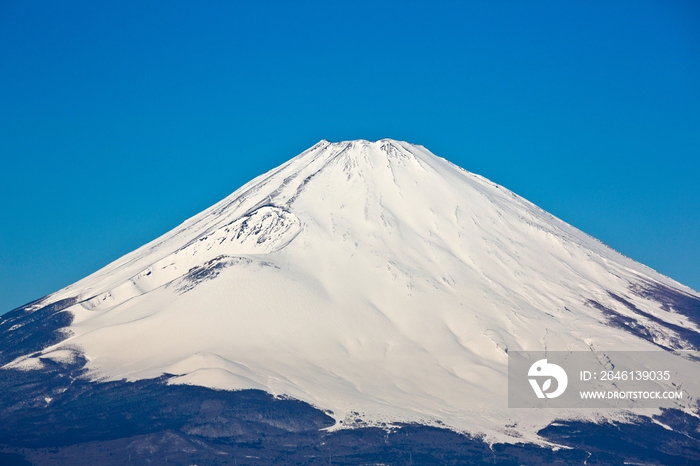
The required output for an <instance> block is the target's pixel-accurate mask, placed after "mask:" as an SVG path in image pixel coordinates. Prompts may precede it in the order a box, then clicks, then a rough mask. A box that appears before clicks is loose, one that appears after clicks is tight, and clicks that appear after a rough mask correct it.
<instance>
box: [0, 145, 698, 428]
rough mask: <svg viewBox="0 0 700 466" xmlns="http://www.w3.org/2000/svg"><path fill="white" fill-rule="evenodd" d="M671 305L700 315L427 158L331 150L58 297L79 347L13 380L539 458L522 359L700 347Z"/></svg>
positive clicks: (647, 279)
mask: <svg viewBox="0 0 700 466" xmlns="http://www.w3.org/2000/svg"><path fill="white" fill-rule="evenodd" d="M667 289H673V290H674V291H673V292H674V293H685V295H683V296H688V297H690V298H692V299H697V294H695V293H694V292H692V290H688V289H687V288H684V287H682V285H680V284H677V283H675V282H673V280H671V279H669V278H667V277H663V276H661V275H659V274H657V273H656V272H654V271H652V270H650V269H648V268H647V267H645V266H643V265H641V264H638V263H636V262H634V261H632V260H631V259H628V258H625V257H624V256H622V255H620V254H618V253H617V252H615V251H613V250H611V249H610V248H607V247H606V246H604V245H603V244H602V243H600V242H598V241H597V240H595V239H593V238H591V237H590V236H588V235H586V234H584V233H582V232H581V231H579V230H577V229H575V228H573V227H572V226H570V225H568V224H566V223H564V222H562V221H561V220H559V219H557V218H555V217H553V216H551V215H550V214H548V213H546V212H544V211H543V210H541V209H539V208H538V207H536V206H534V205H533V204H532V203H530V202H528V201H526V200H525V199H523V198H521V197H519V196H517V195H515V194H514V193H512V192H510V191H508V190H507V189H505V188H503V187H501V186H498V185H496V184H494V183H492V182H490V181H488V180H486V179H485V178H483V177H481V176H478V175H475V174H472V173H469V172H467V171H465V170H463V169H461V168H459V167H456V166H455V165H453V164H451V163H450V162H448V161H446V160H444V159H441V158H439V157H437V156H435V155H433V154H432V153H430V152H429V151H428V150H427V149H425V148H424V147H422V146H418V145H413V144H409V143H406V142H400V141H394V140H391V139H381V140H378V141H375V142H370V141H365V140H357V141H344V142H338V143H331V142H328V141H325V140H323V141H320V142H319V143H317V144H316V145H314V146H313V147H311V148H310V149H308V150H307V151H305V152H303V153H302V154H300V155H298V156H296V157H294V158H292V159H291V160H289V161H288V162H286V163H285V164H283V165H281V166H280V167H277V168H275V169H273V170H271V171H269V172H268V173H265V174H263V175H261V176H259V177H257V178H255V179H254V180H252V181H251V182H249V183H247V184H246V185H244V186H242V187H241V188H240V189H238V190H236V191H235V192H234V193H233V194H231V195H230V196H228V197H226V198H225V199H223V200H222V201H220V202H219V203H217V204H215V205H214V206H212V207H211V208H209V209H207V210H205V211H203V212H202V213H200V214H198V215H196V216H194V217H192V218H191V219H189V220H187V221H185V222H184V223H183V224H182V225H180V226H178V227H177V228H175V229H173V230H172V231H170V232H168V233H166V234H164V235H163V236H161V237H160V238H158V239H156V240H154V241H152V242H151V243H149V244H147V245H145V246H143V247H141V248H139V249H138V250H136V251H134V252H132V253H130V254H128V255H126V256H124V257H123V258H121V259H119V260H117V261H115V262H114V263H112V264H109V265H108V266H106V267H105V268H103V269H102V270H99V271H98V272H96V273H94V274H92V275H91V276H89V277H86V278H85V279H83V280H81V281H79V282H77V283H75V284H73V285H71V286H69V287H67V288H65V289H63V290H61V291H59V292H57V293H55V294H53V295H51V296H50V297H48V298H47V300H46V301H45V302H43V303H42V305H44V304H50V303H51V302H58V301H60V300H69V301H66V302H70V303H73V304H72V305H71V306H70V307H69V308H68V311H69V312H71V313H72V314H73V315H74V320H73V322H72V324H71V326H70V328H69V333H68V334H69V335H70V336H69V337H68V338H66V339H65V340H63V341H61V342H60V343H57V344H55V345H53V346H51V347H49V348H47V349H45V350H44V351H43V356H42V355H37V354H31V355H26V356H23V357H21V358H18V359H17V360H15V361H14V362H13V363H12V365H13V367H26V368H35V367H40V366H41V364H42V363H41V359H40V357H39V356H42V357H49V355H51V354H53V353H55V352H62V353H56V354H61V355H64V353H65V352H66V351H79V352H81V353H82V354H83V355H84V357H85V358H86V359H87V360H88V368H89V369H90V371H91V372H90V373H91V375H92V376H93V377H95V378H107V379H119V378H128V379H142V378H149V377H157V376H160V375H162V374H164V373H167V374H174V375H176V376H177V377H175V378H173V379H171V383H187V384H198V385H204V386H209V387H215V388H224V389H244V388H258V389H264V390H266V391H269V392H271V393H274V394H279V395H282V394H284V395H288V396H292V397H295V398H298V399H301V400H304V401H307V402H309V403H312V404H313V405H315V406H318V407H321V408H324V409H328V410H332V411H333V413H334V414H333V415H334V417H335V418H336V419H337V420H338V421H339V422H340V421H342V420H345V419H346V417H349V416H352V417H353V419H355V418H357V417H358V416H359V417H361V418H362V419H363V422H368V423H380V422H428V423H437V422H438V421H439V422H442V423H445V424H446V425H448V426H451V427H453V428H456V429H461V430H469V431H473V432H485V433H487V434H488V435H489V436H491V437H492V438H501V439H503V438H507V437H508V434H507V433H504V432H505V430H504V429H503V426H505V425H506V424H512V423H513V422H519V423H520V425H521V426H528V425H531V426H532V427H531V429H530V428H528V427H523V429H524V430H525V431H527V432H530V434H531V435H532V437H533V438H534V437H535V434H534V432H536V430H537V428H538V426H539V427H541V426H543V425H546V423H547V422H549V421H551V420H552V418H553V417H552V416H553V415H551V414H547V413H546V412H536V413H535V412H533V411H529V412H527V413H524V412H520V414H518V413H514V412H513V411H508V410H507V409H505V408H504V406H503V404H504V400H505V392H506V387H507V384H506V382H505V379H506V374H507V365H506V363H507V353H508V351H510V350H547V349H548V350H590V349H601V350H611V349H620V348H624V349H630V350H632V349H635V350H648V349H657V350H658V349H659V348H666V349H683V348H686V349H687V348H697V347H699V346H700V335H699V334H698V332H700V329H699V328H698V325H700V321H696V320H694V318H693V317H688V315H687V314H684V313H683V312H682V309H680V307H679V305H674V304H673V303H671V304H669V303H668V302H659V301H658V300H655V299H653V296H655V293H656V294H658V290H667ZM640 329H643V331H642V330H640ZM49 358H50V357H49ZM353 413H359V414H353ZM595 415H597V414H595ZM592 416H593V414H592ZM515 418H517V419H515ZM338 426H341V424H340V423H339V424H338ZM528 429H529V430H528Z"/></svg>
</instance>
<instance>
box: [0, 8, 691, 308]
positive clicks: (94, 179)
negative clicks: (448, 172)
mask: <svg viewBox="0 0 700 466" xmlns="http://www.w3.org/2000/svg"><path fill="white" fill-rule="evenodd" d="M383 137H391V138H395V139H401V140H406V141H409V142H413V143H418V144H422V145H424V146H426V147H427V148H429V149H430V150H431V151H432V152H434V153H435V154H437V155H440V156H442V157H445V158H447V159H448V160H450V161H452V162H454V163H456V164H458V165H460V166H462V167H464V168H466V169H467V170H470V171H472V172H475V173H479V174H481V175H484V176H486V177H487V178H489V179H491V180H493V181H495V182H497V183H499V184H502V185H504V186H506V187H507V188H509V189H511V190H513V191H515V192H516V193H518V194H520V195H522V196H524V197H525V198H527V199H529V200H530V201H532V202H534V203H536V204H538V205H539V206H540V207H542V208H544V209H545V210H548V211H549V212H551V213H552V214H554V215H556V216H558V217H560V218H562V219H564V220H565V221H567V222H569V223H571V224H572V225H574V226H576V227H578V228H580V229H582V230H583V231H585V232H587V233H589V234H591V235H593V236H595V237H597V238H598V239H600V240H601V241H603V242H605V243H607V244H609V245H610V246H612V247H614V248H615V249H617V250H619V251H620V252H622V253H624V254H626V255H628V256H630V257H632V258H633V259H636V260H638V261H640V262H642V263H645V264H647V265H649V266H651V267H653V268H655V269H657V270H658V271H660V272H662V273H664V274H666V275H669V276H671V277H672V278H674V279H676V280H678V281H680V282H681V283H684V284H686V285H688V286H691V287H692V288H694V289H696V290H700V188H699V187H698V180H700V4H698V3H697V2H694V1H688V2H682V1H673V0H663V1H661V0H659V1H642V0H635V1H628V2H626V1H617V2H608V1H606V2H603V1H600V2H596V1H585V2H584V1H580V2H574V1H571V2H561V1H537V2H520V1H478V2H454V1H450V2H439V1H438V2H388V1H386V2H381V1H380V2H377V1H373V2H362V1H347V2H344V1H338V2H306V1H299V2H282V1H280V2H269V1H261V2H230V1H226V2H223V1H222V2H214V1H208V2H184V1H182V2H179V1H167V2H165V1H164V2H158V1H153V2H141V1H138V2H137V1H134V2H129V1H123V2H71V1H67V0H66V1H61V2H48V1H45V2H32V1H25V0H22V1H19V0H16V1H12V0H10V1H3V2H1V3H0V157H1V161H2V168H1V169H0V199H1V203H0V206H1V209H2V211H1V217H0V218H1V220H0V313H2V312H5V311H8V310H10V309H12V308H14V307H16V306H19V305H22V304H24V303H26V302H28V301H31V300H33V299H36V298H39V297H41V296H43V295H45V294H48V293H50V292H53V291H56V290H57V289H59V288H61V287H63V286H66V285H68V284H70V283H72V282H74V281H76V280H78V279H80V278H82V277H84V276H85V275H87V274H89V273H91V272H93V271H95V270H97V269H98V268H100V267H102V266H104V265H106V264H107V263H109V262H110V261H112V260H114V259H117V258H118V257H120V256H121V255H123V254H125V253H127V252H129V251H131V250H133V249H135V248H137V247H138V246H140V245H142V244H144V243H146V242H148V241H150V240H151V239H153V238H155V237H157V236H159V235H160V234H162V233H164V232H166V231H167V230H169V229H170V228H172V227H174V226H176V225H177V224H179V223H180V222H182V221H183V220H185V219H186V218H188V217H190V216H192V215H194V214H196V213H197V212H199V211H201V210H202V209H204V208H206V207H208V206H209V205H211V204H213V203H215V202H216V201H218V200H219V199H221V198H223V197H224V196H226V195H228V194H230V193H231V192H233V191H234V190H235V189H236V188H238V187H239V186H240V185H242V184H243V183H245V182H246V181H248V180H249V179H251V178H253V177H254V176H256V175H259V174H261V173H263V172H264V171H266V170H269V169H271V168H273V167H275V166H277V165H279V164H280V163H282V162H284V161H285V160H287V159H288V158H291V157H292V156H294V155H296V154H298V153H299V152H301V151H303V150H304V149H306V148H307V147H309V146H311V145H313V144H314V143H316V142H317V141H319V140H320V139H329V140H331V141H338V140H347V139H357V138H364V139H379V138H383Z"/></svg>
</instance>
